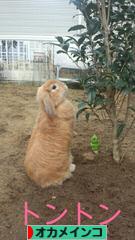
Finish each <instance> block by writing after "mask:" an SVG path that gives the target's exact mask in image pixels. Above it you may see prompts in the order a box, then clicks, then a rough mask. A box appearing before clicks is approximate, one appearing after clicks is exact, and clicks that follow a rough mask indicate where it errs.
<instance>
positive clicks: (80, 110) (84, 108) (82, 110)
mask: <svg viewBox="0 0 135 240" xmlns="http://www.w3.org/2000/svg"><path fill="white" fill-rule="evenodd" d="M86 109H88V107H82V108H80V109H79V110H78V112H77V113H76V118H77V119H78V118H79V115H80V114H81V113H83V112H84V111H85V110H86Z"/></svg>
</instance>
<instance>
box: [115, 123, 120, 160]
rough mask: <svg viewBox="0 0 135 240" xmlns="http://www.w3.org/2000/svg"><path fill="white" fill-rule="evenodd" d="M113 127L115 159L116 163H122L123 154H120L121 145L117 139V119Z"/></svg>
mask: <svg viewBox="0 0 135 240" xmlns="http://www.w3.org/2000/svg"><path fill="white" fill-rule="evenodd" d="M113 122H114V125H113V159H114V161H115V162H116V163H119V162H120V159H121V154H120V144H119V138H118V137H117V119H114V121H113Z"/></svg>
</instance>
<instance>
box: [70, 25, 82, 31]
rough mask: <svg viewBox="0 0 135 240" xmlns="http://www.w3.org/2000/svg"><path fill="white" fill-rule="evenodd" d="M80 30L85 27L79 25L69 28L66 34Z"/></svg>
mask: <svg viewBox="0 0 135 240" xmlns="http://www.w3.org/2000/svg"><path fill="white" fill-rule="evenodd" d="M81 29H85V26H84V25H81V24H79V25H75V26H73V27H71V28H69V29H68V32H70V31H76V30H81Z"/></svg>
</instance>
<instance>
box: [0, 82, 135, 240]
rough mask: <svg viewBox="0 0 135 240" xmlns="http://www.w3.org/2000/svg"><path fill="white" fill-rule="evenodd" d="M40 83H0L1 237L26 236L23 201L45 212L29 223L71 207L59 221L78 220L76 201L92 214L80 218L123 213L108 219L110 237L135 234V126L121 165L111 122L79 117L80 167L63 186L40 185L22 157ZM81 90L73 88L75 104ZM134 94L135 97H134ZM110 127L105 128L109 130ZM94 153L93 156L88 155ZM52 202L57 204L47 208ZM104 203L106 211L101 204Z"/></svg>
mask: <svg viewBox="0 0 135 240" xmlns="http://www.w3.org/2000/svg"><path fill="white" fill-rule="evenodd" d="M36 89H37V87H36V86H31V85H17V84H0V240H6V239H7V240H25V239H26V227H25V226H24V202H25V201H27V202H28V206H29V209H31V210H33V211H34V212H35V213H37V214H38V215H39V216H40V219H34V218H33V217H32V216H29V219H28V223H29V224H45V222H46V221H49V220H51V219H53V218H56V217H58V216H59V215H60V213H62V212H63V210H64V209H65V208H67V209H68V213H67V215H66V216H65V217H64V218H63V219H61V220H60V221H59V222H58V223H57V224H62V225H64V224H65V225H66V224H69V225H71V224H77V203H78V202H80V203H81V208H82V209H83V210H84V211H86V212H87V213H89V214H91V215H92V216H93V219H92V220H89V219H87V218H86V217H85V216H82V222H81V224H89V225H92V224H98V223H99V222H102V221H104V220H106V219H108V218H110V217H112V216H113V215H114V214H115V212H116V211H117V210H121V214H120V215H119V216H118V217H117V218H116V219H115V220H114V221H112V222H111V223H109V224H108V240H109V239H110V240H135V157H134V156H135V126H134V127H133V128H132V131H131V132H130V134H129V135H128V137H127V139H126V141H125V142H124V145H123V146H124V148H125V149H127V154H126V157H125V159H124V161H123V162H122V163H121V164H120V165H116V164H115V163H114V162H113V160H112V156H111V152H110V149H111V144H112V143H111V126H110V124H109V123H108V121H107V120H106V123H105V127H104V126H102V125H101V124H99V122H98V121H97V120H96V119H94V118H92V120H90V121H89V122H88V123H87V122H86V121H85V119H84V118H83V117H80V119H79V120H78V121H77V122H76V127H75V128H76V129H75V131H76V133H77V134H75V136H74V139H73V144H72V152H73V156H74V161H75V163H76V166H77V168H76V171H75V173H74V175H73V177H72V178H71V179H70V180H67V181H66V182H64V184H63V185H62V186H59V187H50V188H48V189H40V188H39V187H37V186H36V185H35V184H34V183H33V182H32V181H30V180H29V178H28V177H27V175H26V173H25V170H24V167H23V161H24V157H25V151H26V146H27V142H28V139H29V137H30V134H31V130H32V127H33V125H34V122H35V118H36V115H37V111H38V105H37V103H36V99H35V95H36ZM81 95H82V92H81V90H70V98H71V99H72V101H73V103H74V104H75V105H76V99H77V98H78V97H80V96H81ZM133 100H134V99H133ZM104 130H105V131H104ZM93 133H97V134H98V135H99V136H100V139H101V151H100V153H99V155H98V156H96V157H94V159H93V157H92V156H91V155H92V153H91V151H90V148H89V138H90V136H92V134H93ZM89 155H90V156H89ZM46 204H53V205H55V206H56V210H51V209H49V208H47V206H46ZM100 204H105V205H107V206H108V207H109V210H108V211H105V210H103V209H101V208H100V207H99V205H100Z"/></svg>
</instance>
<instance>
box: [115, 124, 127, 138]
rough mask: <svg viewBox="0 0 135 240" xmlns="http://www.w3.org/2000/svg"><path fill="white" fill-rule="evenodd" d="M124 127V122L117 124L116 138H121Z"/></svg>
mask: <svg viewBox="0 0 135 240" xmlns="http://www.w3.org/2000/svg"><path fill="white" fill-rule="evenodd" d="M125 126H126V124H125V123H124V122H119V123H118V124H117V138H119V137H120V136H121V134H122V132H123V130H124V127H125Z"/></svg>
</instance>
